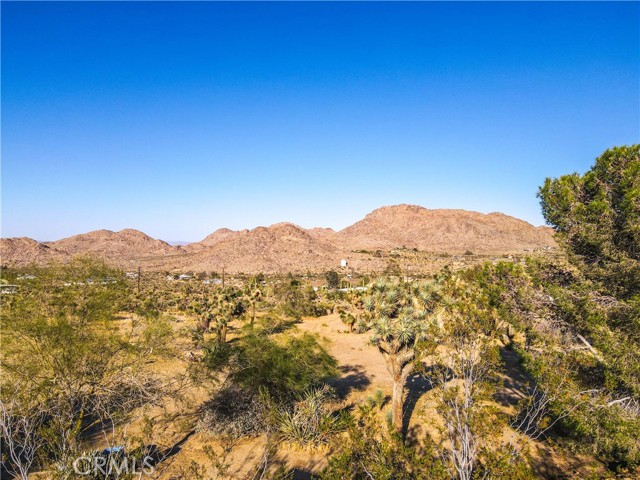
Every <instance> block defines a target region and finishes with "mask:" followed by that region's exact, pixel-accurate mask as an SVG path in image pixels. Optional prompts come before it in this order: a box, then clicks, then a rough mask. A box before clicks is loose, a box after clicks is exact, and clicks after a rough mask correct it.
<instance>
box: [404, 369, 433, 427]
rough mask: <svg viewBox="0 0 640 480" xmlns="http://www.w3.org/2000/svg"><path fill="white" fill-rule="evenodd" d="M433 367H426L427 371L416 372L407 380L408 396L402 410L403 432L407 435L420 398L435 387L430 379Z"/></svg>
mask: <svg viewBox="0 0 640 480" xmlns="http://www.w3.org/2000/svg"><path fill="white" fill-rule="evenodd" d="M431 370H432V367H429V368H427V369H426V371H425V373H414V374H413V375H409V376H408V377H407V380H406V382H405V391H406V392H407V393H406V396H405V399H404V408H403V411H402V433H403V434H404V435H405V436H406V435H407V434H408V433H409V423H410V422H411V417H412V415H413V411H414V410H415V408H416V405H417V404H418V400H420V398H421V397H422V396H423V395H424V394H425V393H427V392H428V391H429V390H431V389H433V383H432V382H431V381H430V380H429V372H430V371H431Z"/></svg>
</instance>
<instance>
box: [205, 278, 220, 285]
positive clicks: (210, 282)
mask: <svg viewBox="0 0 640 480" xmlns="http://www.w3.org/2000/svg"><path fill="white" fill-rule="evenodd" d="M202 283H204V284H205V285H220V284H222V279H220V278H214V279H212V280H203V281H202Z"/></svg>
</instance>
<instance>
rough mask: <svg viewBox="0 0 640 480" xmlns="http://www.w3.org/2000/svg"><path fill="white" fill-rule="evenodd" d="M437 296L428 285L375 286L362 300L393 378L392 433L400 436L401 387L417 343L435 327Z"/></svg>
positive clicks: (402, 399)
mask: <svg viewBox="0 0 640 480" xmlns="http://www.w3.org/2000/svg"><path fill="white" fill-rule="evenodd" d="M436 299H437V293H436V290H435V287H434V286H432V285H429V284H415V283H397V282H389V281H385V280H379V281H377V282H375V283H374V284H373V285H372V286H371V287H370V289H369V292H368V295H367V296H365V298H364V299H363V307H364V314H365V315H366V316H367V317H368V318H369V319H370V321H371V323H370V325H371V328H372V329H373V332H374V336H373V338H372V340H371V341H372V343H373V344H374V345H376V346H377V347H378V350H380V353H382V356H383V357H384V359H385V361H386V362H387V369H388V370H389V373H390V374H391V376H392V377H393V394H392V397H391V415H392V423H393V426H394V428H395V430H396V431H397V432H399V433H401V432H402V418H403V401H404V384H405V381H406V379H407V376H408V375H409V373H411V371H412V370H413V360H414V359H415V356H416V346H417V344H418V342H420V341H421V340H424V339H426V337H427V333H428V331H429V328H430V327H432V326H434V325H435V319H436V318H437V315H435V314H434V310H435V305H436Z"/></svg>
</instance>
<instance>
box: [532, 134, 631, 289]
mask: <svg viewBox="0 0 640 480" xmlns="http://www.w3.org/2000/svg"><path fill="white" fill-rule="evenodd" d="M538 196H539V197H540V200H541V205H542V213H543V215H544V217H545V219H546V220H547V222H548V223H549V224H551V225H552V226H553V227H554V228H555V230H556V232H557V238H558V240H559V241H560V243H561V244H562V245H563V246H564V247H565V249H566V251H567V253H568V254H569V256H570V259H571V260H572V261H573V262H574V263H575V264H576V265H577V266H578V267H579V268H580V269H581V270H582V271H583V272H584V273H585V274H586V275H587V277H588V278H590V279H592V280H594V281H597V282H599V283H601V284H602V285H603V286H604V287H605V288H606V289H607V290H608V291H609V292H610V293H611V294H613V295H621V296H622V297H624V298H631V297H633V296H634V295H638V294H639V293H640V145H633V146H630V147H617V148H612V149H610V150H607V151H606V152H604V153H603V154H602V155H601V156H600V157H598V158H597V159H596V162H595V165H594V166H593V167H592V168H591V170H589V171H588V172H587V173H585V174H584V175H580V174H578V173H573V174H571V175H564V176H562V177H560V178H556V179H551V178H547V179H546V180H545V183H544V185H543V186H542V187H541V188H540V190H539V192H538Z"/></svg>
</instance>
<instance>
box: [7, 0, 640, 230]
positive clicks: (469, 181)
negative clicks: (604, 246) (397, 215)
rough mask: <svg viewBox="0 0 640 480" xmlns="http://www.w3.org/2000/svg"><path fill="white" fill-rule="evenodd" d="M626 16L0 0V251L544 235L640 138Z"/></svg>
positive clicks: (545, 7) (448, 7) (495, 8)
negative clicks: (547, 203) (422, 232)
mask: <svg viewBox="0 0 640 480" xmlns="http://www.w3.org/2000/svg"><path fill="white" fill-rule="evenodd" d="M639 22H640V4H639V3H637V2H636V3H395V4H392V3H234V4H229V3H112V2H100V3H77V2H71V3H8V2H2V236H5V237H7V236H30V237H33V238H36V239H39V240H52V239H57V238H61V237H64V236H69V235H72V234H76V233H81V232H86V231H89V230H93V229H98V228H108V229H111V230H119V229H122V228H127V227H131V228H137V229H140V230H142V231H144V232H146V233H148V234H150V235H152V236H154V237H159V238H163V239H167V240H199V239H201V238H202V237H204V236H205V235H207V234H208V233H210V232H211V231H213V230H215V229H216V228H219V227H223V226H225V227H230V228H236V229H238V228H251V227H255V226H257V225H268V224H271V223H274V222H278V221H285V220H286V221H292V222H295V223H298V224H300V225H302V226H304V227H312V226H329V227H333V228H336V229H338V228H343V227H345V226H347V225H349V224H351V223H353V222H354V221H356V220H358V219H360V218H361V217H363V216H364V215H365V214H366V213H368V212H369V211H371V210H373V209H374V208H377V207H379V206H382V205H389V204H397V203H413V204H419V205H423V206H425V207H427V208H464V209H469V210H477V211H480V212H485V213H488V212H492V211H502V212H504V213H507V214H510V215H514V216H517V217H520V218H523V219H525V220H527V221H529V222H531V223H533V224H537V225H539V224H542V223H543V219H542V216H541V215H540V211H539V210H540V209H539V205H538V201H537V199H536V196H535V195H536V191H537V188H538V186H539V185H540V184H541V183H542V182H543V180H544V178H545V177H547V176H558V175H561V174H564V173H569V172H573V171H580V172H582V171H585V170H587V169H588V168H589V167H590V165H591V164H592V163H593V160H594V159H595V157H596V156H598V155H599V154H600V153H601V152H602V151H603V150H605V149H606V148H608V147H610V146H614V145H621V144H632V143H638V142H639V141H640V93H639V91H640V33H639V32H640V26H639Z"/></svg>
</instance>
